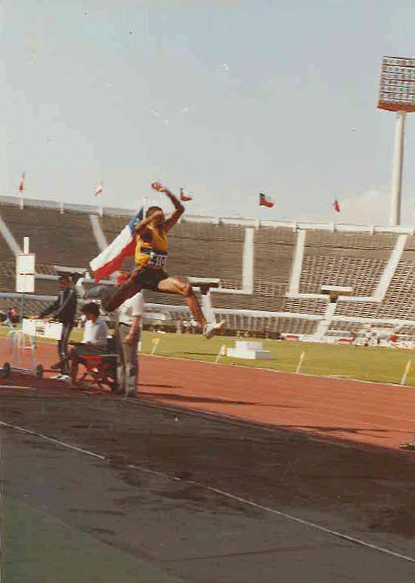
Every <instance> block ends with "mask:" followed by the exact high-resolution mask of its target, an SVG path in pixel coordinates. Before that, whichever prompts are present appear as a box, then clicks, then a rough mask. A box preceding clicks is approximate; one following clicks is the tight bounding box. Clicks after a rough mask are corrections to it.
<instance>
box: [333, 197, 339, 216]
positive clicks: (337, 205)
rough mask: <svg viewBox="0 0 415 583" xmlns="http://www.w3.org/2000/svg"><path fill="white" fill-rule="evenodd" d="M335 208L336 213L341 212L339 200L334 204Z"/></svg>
mask: <svg viewBox="0 0 415 583" xmlns="http://www.w3.org/2000/svg"><path fill="white" fill-rule="evenodd" d="M333 208H334V210H335V211H336V213H339V212H340V205H339V203H338V201H337V199H335V200H334V202H333Z"/></svg>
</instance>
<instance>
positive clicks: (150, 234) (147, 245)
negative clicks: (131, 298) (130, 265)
mask: <svg viewBox="0 0 415 583" xmlns="http://www.w3.org/2000/svg"><path fill="white" fill-rule="evenodd" d="M167 251H168V244H167V233H166V232H165V231H161V232H160V231H159V230H158V229H156V228H155V227H154V226H153V225H148V227H147V229H146V230H145V232H144V233H143V234H142V235H139V234H138V233H137V235H136V248H135V263H136V265H137V268H138V269H137V270H136V272H135V275H134V276H133V280H134V281H135V282H136V283H138V284H139V285H140V289H142V288H146V289H151V290H154V291H157V290H158V284H159V283H160V281H163V279H166V278H167V277H168V275H167V273H166V272H165V271H164V268H165V266H166V262H167Z"/></svg>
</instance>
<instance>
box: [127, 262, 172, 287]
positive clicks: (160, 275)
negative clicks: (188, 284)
mask: <svg viewBox="0 0 415 583" xmlns="http://www.w3.org/2000/svg"><path fill="white" fill-rule="evenodd" d="M168 277H169V276H168V275H167V273H166V272H165V271H164V270H163V269H154V268H153V267H142V268H141V269H139V270H138V271H137V273H136V274H135V275H134V278H133V281H134V283H136V284H138V285H139V286H140V289H143V288H144V289H150V290H152V291H159V289H158V285H159V283H160V282H161V281H163V280H164V279H167V278H168Z"/></svg>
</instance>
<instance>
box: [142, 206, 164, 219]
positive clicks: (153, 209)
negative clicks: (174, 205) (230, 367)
mask: <svg viewBox="0 0 415 583" xmlns="http://www.w3.org/2000/svg"><path fill="white" fill-rule="evenodd" d="M156 211H163V209H162V208H161V207H159V206H149V207H148V209H147V212H146V219H147V218H148V217H149V216H150V215H152V214H153V213H155V212H156Z"/></svg>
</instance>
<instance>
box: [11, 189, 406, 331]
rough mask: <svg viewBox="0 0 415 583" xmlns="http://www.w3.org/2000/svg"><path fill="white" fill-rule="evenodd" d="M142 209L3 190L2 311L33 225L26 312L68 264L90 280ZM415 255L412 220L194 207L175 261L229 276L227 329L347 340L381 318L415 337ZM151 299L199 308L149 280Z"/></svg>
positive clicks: (156, 307)
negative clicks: (325, 218)
mask: <svg viewBox="0 0 415 583" xmlns="http://www.w3.org/2000/svg"><path fill="white" fill-rule="evenodd" d="M133 215H134V210H131V209H116V208H104V209H97V207H95V206H86V205H72V204H65V205H63V206H62V205H60V204H59V203H54V202H50V201H41V200H37V201H36V200H27V199H25V200H23V199H21V198H17V197H5V196H3V197H0V311H1V312H5V311H6V309H7V308H9V307H10V306H11V305H15V304H16V303H17V302H18V296H17V295H16V294H15V291H14V290H15V262H16V255H18V254H19V253H21V252H22V246H23V238H24V237H29V239H30V251H31V252H32V253H35V254H36V286H35V294H30V295H27V297H26V298H25V306H26V308H25V310H26V313H30V314H32V315H35V314H38V313H39V311H40V310H41V309H42V307H43V306H44V305H45V304H47V303H49V302H50V301H51V299H52V298H53V297H54V296H55V295H56V289H57V287H56V280H57V274H58V271H59V269H61V268H63V269H64V268H66V269H69V268H72V269H74V270H77V271H79V272H82V273H83V274H84V281H85V282H86V285H87V284H88V281H90V280H91V277H92V276H91V273H90V267H89V260H90V259H92V258H93V257H95V256H96V255H97V254H98V253H99V252H100V251H101V250H103V249H104V248H105V247H106V246H107V245H108V243H110V242H111V241H112V240H113V239H114V238H115V237H116V236H117V235H118V233H119V232H120V231H121V230H122V229H123V227H124V226H125V225H126V223H127V222H128V221H129V220H130V219H131V217H132V216H133ZM414 258H415V235H414V232H413V229H411V228H405V227H399V226H397V227H373V226H370V227H369V226H368V227H362V226H353V225H340V224H337V225H336V224H311V223H307V224H305V223H293V222H290V223H289V222H285V223H284V222H273V221H253V220H242V219H226V218H217V219H216V218H215V219H212V218H203V217H192V216H187V215H186V216H185V217H184V218H182V220H181V221H180V222H179V224H178V225H177V226H176V227H175V229H174V230H173V231H172V232H171V234H170V237H169V266H168V270H169V271H171V272H174V273H177V274H179V275H183V276H192V277H198V278H219V279H220V281H221V285H220V287H219V288H216V289H212V290H211V292H210V296H211V302H212V307H213V311H214V314H215V317H216V318H217V319H218V320H219V319H222V318H224V319H225V320H226V322H227V330H228V332H232V333H235V332H236V331H240V332H251V333H255V334H262V333H264V332H265V331H266V332H267V333H269V334H270V335H274V336H275V335H287V336H289V337H295V338H299V339H303V338H304V339H312V338H314V339H316V340H323V339H324V340H326V341H336V340H339V339H347V338H351V337H353V336H354V337H355V336H356V334H359V332H361V331H362V330H365V329H367V328H368V327H369V326H372V327H376V328H377V329H381V330H384V331H385V332H388V331H389V332H390V333H392V332H397V331H398V332H399V336H400V340H401V341H408V342H410V341H412V339H413V338H414V337H415V305H414V299H415V298H414V296H415V286H414V284H415V267H414ZM125 267H126V268H127V269H128V268H129V267H131V262H130V263H129V264H128V265H126V266H125ZM327 289H331V293H327ZM333 290H338V291H337V293H333ZM345 290H347V291H345ZM145 301H146V304H147V306H148V309H149V310H151V311H153V312H154V311H158V312H162V313H164V315H166V316H168V321H169V322H173V323H174V322H177V320H190V313H189V312H188V311H187V308H186V307H185V306H184V303H182V302H181V298H178V297H177V296H169V295H166V294H157V293H154V292H149V291H147V290H146V291H145Z"/></svg>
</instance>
